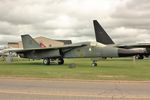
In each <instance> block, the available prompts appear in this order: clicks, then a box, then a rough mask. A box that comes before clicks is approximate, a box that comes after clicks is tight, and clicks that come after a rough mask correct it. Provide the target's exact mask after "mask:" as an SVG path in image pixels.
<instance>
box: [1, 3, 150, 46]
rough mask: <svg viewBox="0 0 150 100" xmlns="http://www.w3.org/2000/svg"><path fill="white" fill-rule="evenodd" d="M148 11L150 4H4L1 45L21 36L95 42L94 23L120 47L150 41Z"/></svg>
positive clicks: (2, 7) (149, 12) (2, 6)
mask: <svg viewBox="0 0 150 100" xmlns="http://www.w3.org/2000/svg"><path fill="white" fill-rule="evenodd" d="M149 8H150V2H149V1H148V0H115V1H114V0H94V1H92V0H1V1H0V15H1V16H0V44H3V43H6V42H7V41H6V40H5V39H4V38H7V40H9V41H19V40H20V35H21V34H30V35H32V36H33V37H36V36H45V37H49V38H53V39H72V40H73V41H74V42H80V41H85V40H92V41H95V39H94V36H95V35H94V30H93V25H92V20H93V19H97V20H98V21H99V22H100V23H101V25H102V26H104V28H105V29H106V31H107V32H108V33H109V34H110V36H111V37H112V38H113V39H114V40H115V41H116V42H117V43H133V42H145V41H150V39H148V37H149V32H150V20H149V16H150V11H149ZM15 37H16V38H15ZM133 37H134V39H133Z"/></svg>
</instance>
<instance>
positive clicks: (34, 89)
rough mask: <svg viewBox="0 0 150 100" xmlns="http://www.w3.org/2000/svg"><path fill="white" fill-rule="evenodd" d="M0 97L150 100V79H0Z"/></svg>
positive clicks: (19, 99)
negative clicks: (131, 80) (143, 80)
mask: <svg viewBox="0 0 150 100" xmlns="http://www.w3.org/2000/svg"><path fill="white" fill-rule="evenodd" d="M0 100H150V82H138V81H137V82H127V81H126V82H125V81H124V82H123V81H122V82H120V81H80V80H50V79H48V80H47V79H20V78H13V79H12V78H10V79H8V78H7V79H4V78H0Z"/></svg>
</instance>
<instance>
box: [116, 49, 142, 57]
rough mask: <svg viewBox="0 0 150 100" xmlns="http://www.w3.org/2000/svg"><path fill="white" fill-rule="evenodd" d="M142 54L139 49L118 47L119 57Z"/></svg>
mask: <svg viewBox="0 0 150 100" xmlns="http://www.w3.org/2000/svg"><path fill="white" fill-rule="evenodd" d="M138 54H140V53H139V52H138V51H137V50H130V49H121V48H119V49H118V55H119V57H129V56H134V55H138Z"/></svg>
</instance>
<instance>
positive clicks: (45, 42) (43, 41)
mask: <svg viewBox="0 0 150 100" xmlns="http://www.w3.org/2000/svg"><path fill="white" fill-rule="evenodd" d="M34 39H35V41H37V42H38V43H39V44H40V45H41V44H42V45H45V46H46V47H56V46H63V45H67V44H71V43H72V41H71V40H53V39H49V38H46V37H42V36H40V37H36V38H34ZM8 47H10V48H23V45H22V41H19V42H8Z"/></svg>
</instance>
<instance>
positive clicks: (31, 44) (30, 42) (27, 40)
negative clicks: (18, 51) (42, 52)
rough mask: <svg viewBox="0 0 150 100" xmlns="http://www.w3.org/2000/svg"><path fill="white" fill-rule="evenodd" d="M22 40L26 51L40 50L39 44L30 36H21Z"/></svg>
mask: <svg viewBox="0 0 150 100" xmlns="http://www.w3.org/2000/svg"><path fill="white" fill-rule="evenodd" d="M21 38H22V44H23V48H24V49H31V48H40V45H39V43H37V42H36V41H35V40H34V39H33V38H32V37H31V36H30V35H28V34H27V35H21Z"/></svg>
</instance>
